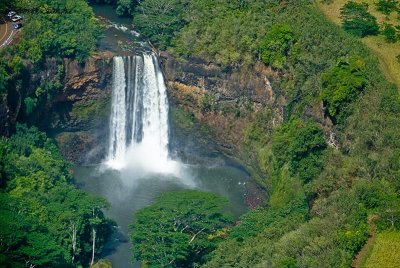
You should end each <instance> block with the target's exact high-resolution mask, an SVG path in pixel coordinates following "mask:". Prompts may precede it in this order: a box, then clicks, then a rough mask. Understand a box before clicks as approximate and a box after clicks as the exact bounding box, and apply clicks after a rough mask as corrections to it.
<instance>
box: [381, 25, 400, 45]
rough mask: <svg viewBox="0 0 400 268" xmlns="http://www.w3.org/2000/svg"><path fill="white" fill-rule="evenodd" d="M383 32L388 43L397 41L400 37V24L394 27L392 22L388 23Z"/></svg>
mask: <svg viewBox="0 0 400 268" xmlns="http://www.w3.org/2000/svg"><path fill="white" fill-rule="evenodd" d="M382 34H383V35H384V36H385V39H386V41H387V42H388V43H396V42H397V40H399V39H400V26H397V27H393V25H392V24H388V23H386V24H385V25H384V27H383V31H382Z"/></svg>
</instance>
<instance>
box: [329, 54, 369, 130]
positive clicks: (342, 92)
mask: <svg viewBox="0 0 400 268" xmlns="http://www.w3.org/2000/svg"><path fill="white" fill-rule="evenodd" d="M365 71H366V66H365V62H364V61H363V60H362V59H360V58H358V57H354V56H353V57H350V58H348V59H346V58H342V59H340V60H339V61H338V62H337V64H336V65H335V66H334V67H333V68H331V69H330V70H329V71H328V72H327V73H325V74H324V75H323V76H322V91H321V97H322V100H323V102H324V104H325V107H326V108H327V111H326V112H327V114H328V115H329V116H330V117H331V118H332V119H333V121H334V122H336V123H342V122H343V121H344V120H345V118H346V117H347V116H348V114H349V113H350V107H349V105H350V104H351V103H352V102H354V101H355V100H356V99H357V97H358V96H359V94H360V92H361V91H362V90H363V89H364V88H365V86H366V84H367V77H366V72H365Z"/></svg>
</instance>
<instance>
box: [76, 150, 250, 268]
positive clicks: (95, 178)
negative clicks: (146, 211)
mask: <svg viewBox="0 0 400 268" xmlns="http://www.w3.org/2000/svg"><path fill="white" fill-rule="evenodd" d="M207 161H209V163H208V164H204V163H203V164H202V165H181V167H180V171H179V174H178V175H177V174H175V175H156V174H153V175H151V174H139V173H140V172H135V170H129V169H127V170H122V171H113V170H102V169H103V168H102V167H100V166H92V167H76V168H75V169H74V175H75V178H76V182H77V184H78V186H79V187H80V188H82V189H84V190H85V191H86V192H88V193H92V194H96V195H99V196H103V197H104V198H106V199H107V200H108V201H109V203H110V205H111V207H110V209H109V210H107V211H105V214H106V215H107V216H108V217H110V218H112V219H113V220H115V221H116V222H117V224H118V228H117V230H116V232H115V234H114V235H113V237H112V238H111V239H110V240H111V241H109V243H108V245H107V247H106V249H105V250H104V253H103V256H102V257H103V258H106V259H110V260H111V261H112V263H113V267H116V268H124V267H139V265H138V264H135V265H133V264H132V263H131V255H132V254H131V249H130V248H131V245H130V242H129V238H128V233H129V227H128V226H129V224H130V223H131V222H132V220H133V216H134V212H135V211H137V210H138V209H141V208H143V207H145V206H147V205H149V204H151V203H152V201H153V200H154V199H155V198H156V197H157V196H158V195H159V194H160V193H163V192H168V191H181V190H185V189H197V190H202V191H209V192H214V193H217V194H220V195H222V196H225V197H227V198H228V199H229V201H230V209H231V211H232V213H233V214H234V215H235V216H236V217H238V216H239V215H240V214H242V213H243V212H244V211H245V210H246V205H245V202H244V200H245V195H246V187H245V185H246V182H248V180H249V175H248V174H247V173H246V172H244V171H243V170H242V169H240V168H238V167H235V166H231V165H229V164H227V163H226V162H225V161H224V160H222V159H219V158H215V159H207ZM138 176H139V177H141V178H138Z"/></svg>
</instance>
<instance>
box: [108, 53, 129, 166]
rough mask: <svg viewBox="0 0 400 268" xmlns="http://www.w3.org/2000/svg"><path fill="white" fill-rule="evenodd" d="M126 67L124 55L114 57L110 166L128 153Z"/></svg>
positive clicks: (114, 164) (115, 164) (116, 163)
mask: <svg viewBox="0 0 400 268" xmlns="http://www.w3.org/2000/svg"><path fill="white" fill-rule="evenodd" d="M125 90H126V83H125V69H124V61H123V59H122V57H115V58H114V69H113V92H112V106H111V119H110V146H109V150H108V155H109V163H110V166H117V165H118V163H120V162H121V160H122V159H124V158H125V153H126V142H125V141H126V97H125Z"/></svg>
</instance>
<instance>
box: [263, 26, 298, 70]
mask: <svg viewBox="0 0 400 268" xmlns="http://www.w3.org/2000/svg"><path fill="white" fill-rule="evenodd" d="M293 42H294V34H293V30H292V29H291V28H290V26H289V25H287V24H278V25H274V26H272V27H271V29H270V31H269V32H268V33H267V35H266V36H265V38H264V39H263V40H262V42H261V47H260V50H261V60H262V61H263V62H264V63H265V64H268V65H271V66H272V67H274V68H282V67H283V66H284V64H285V62H286V57H287V55H288V54H289V51H290V48H291V47H292V45H293Z"/></svg>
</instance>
